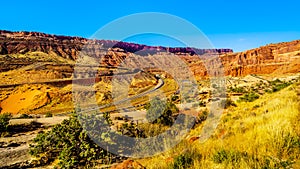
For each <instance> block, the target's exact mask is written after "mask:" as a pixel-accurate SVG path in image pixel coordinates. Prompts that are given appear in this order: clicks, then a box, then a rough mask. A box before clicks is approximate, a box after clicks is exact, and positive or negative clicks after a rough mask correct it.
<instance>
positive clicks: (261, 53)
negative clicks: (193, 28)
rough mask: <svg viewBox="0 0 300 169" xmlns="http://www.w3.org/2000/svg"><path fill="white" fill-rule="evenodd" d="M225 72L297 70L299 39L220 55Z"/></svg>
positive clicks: (235, 73)
mask: <svg viewBox="0 0 300 169" xmlns="http://www.w3.org/2000/svg"><path fill="white" fill-rule="evenodd" d="M221 60H222V63H223V65H224V69H225V74H226V75H231V76H244V75H247V74H269V73H273V72H275V71H277V73H289V72H290V73H294V72H299V70H300V69H299V68H300V67H299V63H300V40H296V41H292V42H284V43H278V44H270V45H267V46H263V47H260V48H256V49H251V50H247V51H245V52H240V53H232V54H224V55H222V56H221ZM297 65H298V66H297Z"/></svg>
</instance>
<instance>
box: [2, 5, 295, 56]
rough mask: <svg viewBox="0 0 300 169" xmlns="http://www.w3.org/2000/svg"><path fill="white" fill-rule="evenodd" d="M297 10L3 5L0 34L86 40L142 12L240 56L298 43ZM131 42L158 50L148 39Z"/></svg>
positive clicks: (282, 7) (279, 7)
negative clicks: (164, 17)
mask: <svg viewBox="0 0 300 169" xmlns="http://www.w3.org/2000/svg"><path fill="white" fill-rule="evenodd" d="M299 8H300V1H298V0H289V1H267V0H251V1H241V0H239V1H232V0H226V1H225V0H218V1H213V0H209V1H208V0H207V1H201V0H193V1H188V0H187V1H177V0H174V1H170V0H150V1H141V0H139V1H137V0H127V1H124V0H123V1H117V0H115V1H101V0H97V1H96V0H95V1H89V0H85V1H66V0H65V1H64V0H60V1H58V0H51V1H42V0H36V1H34V0H29V1H17V0H15V1H2V2H1V10H0V29H4V30H12V31H21V30H22V31H23V30H24V31H39V32H45V33H51V34H60V35H72V36H82V37H90V36H91V35H92V34H93V33H95V32H96V31H97V30H98V29H99V28H101V27H102V26H104V25H105V24H107V23H109V22H111V21H113V20H115V19H117V18H119V17H122V16H126V15H129V14H134V13H140V12H163V13H169V14H173V15H176V16H179V17H181V18H184V19H186V20H188V21H190V22H192V23H193V24H194V25H196V26H197V27H198V28H199V29H200V30H202V31H203V32H204V33H205V34H206V35H207V36H208V38H209V39H210V40H211V42H212V43H213V45H214V46H215V47H217V48H233V49H234V50H235V51H242V50H245V49H250V48H254V47H259V46H261V45H265V44H268V43H275V42H281V41H290V40H296V39H300V14H299ZM150 39H151V38H150ZM135 41H136V42H140V43H147V44H150V45H156V44H155V42H153V39H152V40H149V38H148V39H147V38H141V39H140V40H139V39H135ZM157 43H160V42H157ZM157 45H160V44H157ZM163 45H166V44H165V43H164V44H163ZM169 45H170V46H177V45H178V44H177V43H174V44H172V43H171V44H169Z"/></svg>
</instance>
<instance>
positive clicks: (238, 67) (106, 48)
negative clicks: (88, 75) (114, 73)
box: [0, 31, 300, 77]
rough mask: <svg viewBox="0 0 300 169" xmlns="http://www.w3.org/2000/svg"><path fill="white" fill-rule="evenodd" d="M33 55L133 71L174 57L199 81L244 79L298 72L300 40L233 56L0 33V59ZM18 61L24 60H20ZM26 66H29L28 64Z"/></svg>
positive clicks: (225, 51)
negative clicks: (84, 57)
mask: <svg viewBox="0 0 300 169" xmlns="http://www.w3.org/2000/svg"><path fill="white" fill-rule="evenodd" d="M36 51H39V52H44V53H47V54H56V55H57V56H59V57H62V58H64V59H70V60H72V61H74V60H76V59H78V58H80V55H81V54H83V55H85V54H86V55H88V56H90V57H91V58H95V59H100V61H97V60H96V61H97V62H100V63H101V64H102V65H107V66H119V65H120V64H122V63H124V60H126V61H128V62H127V64H128V65H130V66H131V67H133V68H144V67H147V66H145V65H149V66H148V67H151V65H155V64H154V63H155V62H156V59H161V60H164V59H163V58H162V57H159V56H162V55H165V56H166V55H167V56H169V58H168V59H166V60H165V61H162V62H163V63H165V64H166V65H165V67H168V64H169V63H170V62H172V59H171V60H170V58H171V57H172V56H174V55H176V56H177V57H180V58H181V59H182V60H184V62H185V63H186V64H187V65H188V66H189V67H190V69H191V70H192V72H193V73H194V75H196V76H200V77H202V76H210V75H230V76H244V75H247V74H269V73H274V72H277V73H287V72H291V73H293V72H298V71H299V67H300V40H296V41H292V42H284V43H278V44H270V45H267V46H263V47H259V48H256V49H251V50H247V51H245V52H239V53H233V51H232V50H231V49H196V48H171V47H161V46H156V47H153V46H146V45H139V44H134V43H126V42H118V41H111V40H91V39H85V38H80V37H69V36H56V35H49V34H44V33H37V32H10V31H0V55H6V54H7V55H9V54H24V53H27V52H36ZM146 56H147V57H146ZM148 56H149V57H148ZM153 56H155V57H153ZM7 58H9V56H7ZM22 59H23V60H24V58H22ZM141 60H142V61H141ZM11 62H12V61H11ZM0 64H1V63H0ZM18 64H19V62H18ZM27 64H32V63H30V61H28V63H27ZM170 65H172V64H170ZM11 66H15V67H17V66H18V65H16V63H14V64H12V65H11ZM141 66H144V67H141ZM0 67H1V66H0ZM2 67H3V68H1V69H3V70H4V69H5V66H2ZM154 67H155V66H154ZM220 67H223V68H224V71H222V72H220V71H219V68H220ZM158 71H159V70H158Z"/></svg>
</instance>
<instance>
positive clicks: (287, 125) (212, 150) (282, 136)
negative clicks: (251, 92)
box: [139, 84, 300, 169]
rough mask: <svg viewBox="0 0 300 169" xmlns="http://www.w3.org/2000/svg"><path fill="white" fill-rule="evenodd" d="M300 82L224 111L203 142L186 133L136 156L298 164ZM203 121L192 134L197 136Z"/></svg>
mask: <svg viewBox="0 0 300 169" xmlns="http://www.w3.org/2000/svg"><path fill="white" fill-rule="evenodd" d="M299 100H300V99H299V87H298V86H297V85H296V84H294V85H291V86H290V87H288V88H285V89H283V90H281V91H279V92H275V93H268V94H265V95H263V96H262V97H260V98H259V99H257V100H255V101H253V102H241V103H237V107H231V108H229V109H227V110H225V111H224V113H223V115H222V118H221V121H220V123H219V125H218V127H217V130H216V131H215V133H214V134H213V135H212V136H211V137H210V138H209V139H208V140H207V141H205V142H200V141H194V142H193V143H191V141H188V139H186V140H185V141H183V142H182V143H180V144H179V145H177V147H176V148H175V149H172V150H170V151H169V152H166V153H164V154H162V155H158V156H155V157H152V158H148V159H141V160H139V162H140V163H141V164H143V165H144V166H146V167H147V168H203V169H204V168H205V169H206V168H224V169H225V168H226V169H227V168H245V169H247V168H249V169H252V168H265V169H268V168H300V160H299V159H300V129H299V128H300V127H299V121H300V113H299V112H300V108H299V103H300V101H299ZM201 128H202V126H201V125H200V126H199V127H197V128H195V129H194V130H193V131H192V132H191V135H194V136H197V134H198V133H199V131H201Z"/></svg>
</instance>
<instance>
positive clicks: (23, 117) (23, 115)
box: [19, 114, 33, 119]
mask: <svg viewBox="0 0 300 169" xmlns="http://www.w3.org/2000/svg"><path fill="white" fill-rule="evenodd" d="M19 118H20V119H31V118H33V117H32V116H30V115H28V114H21V115H20V117H19Z"/></svg>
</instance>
